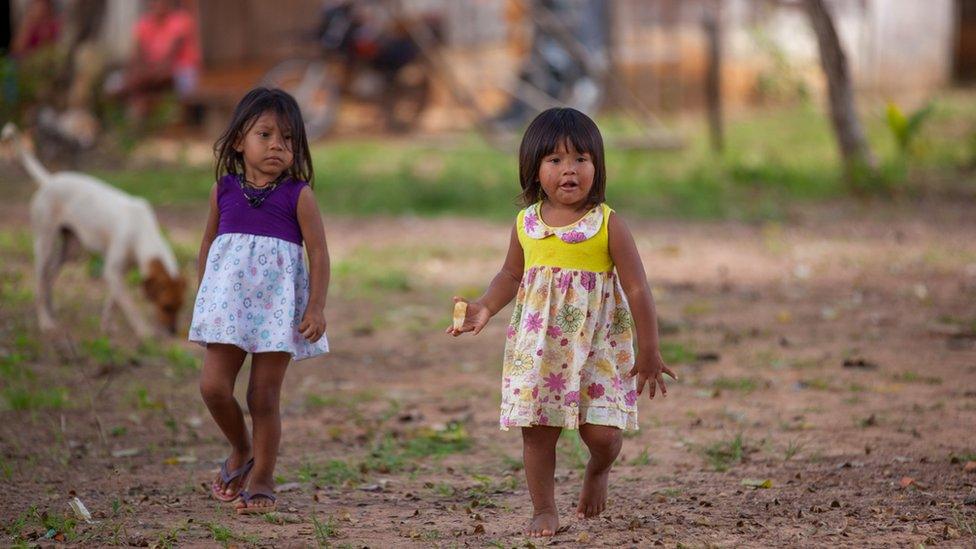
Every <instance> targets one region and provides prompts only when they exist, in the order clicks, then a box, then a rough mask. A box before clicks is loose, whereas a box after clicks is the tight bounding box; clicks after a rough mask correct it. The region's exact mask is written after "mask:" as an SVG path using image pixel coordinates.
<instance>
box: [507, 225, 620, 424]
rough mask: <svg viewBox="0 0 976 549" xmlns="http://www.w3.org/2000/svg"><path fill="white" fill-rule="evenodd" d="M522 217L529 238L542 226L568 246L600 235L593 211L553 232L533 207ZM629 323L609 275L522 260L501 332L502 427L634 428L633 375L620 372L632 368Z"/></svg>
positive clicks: (615, 281) (617, 288)
mask: <svg viewBox="0 0 976 549" xmlns="http://www.w3.org/2000/svg"><path fill="white" fill-rule="evenodd" d="M594 212H599V214H598V215H597V214H595V213H594ZM523 219H524V222H523V227H521V229H522V230H524V231H525V233H526V234H528V235H529V236H533V232H534V234H541V233H540V232H539V231H538V230H537V228H538V226H542V227H543V231H545V230H548V231H549V236H548V237H551V238H559V239H560V240H561V241H562V242H563V245H565V246H573V245H574V244H575V243H576V242H579V241H583V240H586V239H589V238H592V237H593V236H594V235H595V234H596V233H597V232H599V231H600V230H601V226H600V225H602V224H603V219H604V215H603V208H602V207H599V208H596V209H594V210H592V211H591V212H589V213H588V214H586V215H585V216H584V217H583V218H582V219H581V220H580V221H578V222H577V223H575V224H573V225H572V226H568V227H560V228H559V232H558V233H557V232H555V231H554V230H553V229H552V228H550V227H547V226H544V225H543V224H542V223H540V219H539V218H538V216H537V210H535V209H533V207H530V208H529V209H528V210H527V211H526V212H525V215H524V217H523ZM594 220H599V223H600V225H598V226H596V227H595V229H594V228H593V226H592V224H593V223H594ZM536 224H538V225H536ZM603 230H605V229H603ZM576 235H585V237H583V238H582V239H581V240H577V239H579V238H580V237H579V236H576ZM533 238H535V237H533ZM542 238H547V237H542ZM526 242H527V243H528V245H530V246H531V245H532V244H531V243H532V240H528V241H526ZM523 245H524V244H523ZM607 253H608V254H609V251H607ZM632 324H633V323H632V320H631V316H630V309H629V307H628V304H627V300H626V296H625V295H624V293H623V289H622V288H621V286H620V282H619V279H618V278H617V275H616V273H614V272H604V273H595V272H591V271H586V270H575V269H570V268H565V267H555V266H547V265H527V266H526V270H525V272H524V274H523V276H522V281H521V283H520V285H519V290H518V294H517V296H516V300H515V310H514V312H513V314H512V319H511V322H510V324H509V326H508V331H507V339H506V345H505V357H504V366H503V379H502V404H501V419H500V426H501V428H502V430H508V429H509V428H510V427H526V426H531V425H549V426H557V427H565V428H569V429H577V428H579V425H580V424H581V423H592V424H597V425H609V426H613V427H619V428H621V429H637V428H638V424H637V391H636V380H635V378H628V377H627V374H628V372H630V370H631V369H632V368H633V365H634V348H633V336H632V330H631V328H632Z"/></svg>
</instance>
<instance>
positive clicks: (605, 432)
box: [576, 423, 623, 518]
mask: <svg viewBox="0 0 976 549" xmlns="http://www.w3.org/2000/svg"><path fill="white" fill-rule="evenodd" d="M580 438H582V439H583V443H584V444H586V447H587V448H588V449H589V450H590V461H589V462H588V463H587V464H586V473H585V474H584V476H583V490H582V491H581V492H580V500H579V505H578V506H577V507H576V516H577V517H579V518H590V517H595V516H597V515H599V514H600V513H602V512H603V510H604V509H605V508H606V507H607V483H608V481H609V480H610V468H611V467H613V462H614V461H615V460H616V459H617V455H618V454H620V447H621V446H622V444H623V435H622V433H621V432H620V429H618V428H616V427H608V426H606V425H592V424H590V423H584V424H583V425H580Z"/></svg>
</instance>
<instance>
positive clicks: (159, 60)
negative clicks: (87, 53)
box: [105, 0, 200, 124]
mask: <svg viewBox="0 0 976 549" xmlns="http://www.w3.org/2000/svg"><path fill="white" fill-rule="evenodd" d="M134 38H135V43H136V52H135V55H134V57H133V59H132V60H131V61H130V62H129V65H128V66H127V67H126V69H125V71H124V73H123V74H121V75H120V74H118V73H116V74H113V75H111V76H110V77H109V78H108V79H107V81H106V83H105V91H106V92H107V93H108V95H109V96H110V97H116V98H124V99H125V100H126V101H127V111H128V114H129V116H130V118H131V119H132V120H133V121H134V122H136V123H137V124H141V123H142V121H143V120H144V119H145V118H146V116H147V115H148V114H149V111H150V109H151V108H152V107H153V105H154V104H155V101H156V99H157V98H158V96H159V95H160V94H162V93H165V92H168V91H171V90H172V91H175V92H176V94H177V96H178V97H179V98H180V99H181V100H183V99H185V98H187V97H188V96H190V95H191V94H192V93H193V92H194V91H196V88H197V82H198V79H199V73H200V45H199V39H198V37H197V23H196V19H195V18H194V16H193V15H192V14H191V13H190V12H189V11H187V10H186V9H183V8H182V7H181V6H180V4H179V2H178V1H177V0H151V1H150V2H149V9H148V11H147V12H146V13H145V15H143V16H142V17H141V18H140V19H139V21H138V22H137V23H136V26H135V30H134Z"/></svg>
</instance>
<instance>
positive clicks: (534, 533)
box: [525, 509, 559, 538]
mask: <svg viewBox="0 0 976 549" xmlns="http://www.w3.org/2000/svg"><path fill="white" fill-rule="evenodd" d="M556 530H559V513H557V512H556V510H555V509H545V510H542V511H536V512H535V513H533V514H532V520H531V521H529V525H528V527H526V529H525V535H526V536H529V537H531V538H541V537H548V536H555V535H556Z"/></svg>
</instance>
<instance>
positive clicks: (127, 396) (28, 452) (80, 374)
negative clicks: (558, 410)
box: [0, 205, 976, 547]
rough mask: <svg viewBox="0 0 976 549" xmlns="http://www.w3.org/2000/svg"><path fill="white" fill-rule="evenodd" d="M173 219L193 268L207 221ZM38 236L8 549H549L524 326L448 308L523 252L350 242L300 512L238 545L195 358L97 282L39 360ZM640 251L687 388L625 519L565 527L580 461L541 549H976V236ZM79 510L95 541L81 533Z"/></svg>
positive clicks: (959, 217) (414, 222)
mask: <svg viewBox="0 0 976 549" xmlns="http://www.w3.org/2000/svg"><path fill="white" fill-rule="evenodd" d="M867 215H870V219H865V218H866V216H867ZM161 217H162V219H163V222H164V225H166V226H167V227H168V230H169V231H170V235H171V237H172V238H173V239H174V240H175V242H176V243H177V250H178V254H179V255H180V256H181V258H182V259H183V260H184V261H187V262H189V261H192V258H193V257H194V255H195V246H196V238H197V237H198V234H199V230H200V229H199V227H198V225H199V220H201V219H202V217H201V216H200V214H199V212H194V211H190V212H179V211H166V212H163V213H162V216H161ZM24 221H25V213H24V208H23V205H20V206H18V205H8V206H5V207H4V209H3V210H2V211H0V257H2V261H0V298H2V301H0V387H2V391H3V396H4V397H5V398H4V399H0V410H2V412H0V476H2V478H3V486H4V489H3V490H2V491H0V521H2V524H3V525H4V529H5V532H4V533H3V536H4V537H3V544H4V545H7V544H14V543H26V544H31V543H39V544H41V545H48V544H51V543H53V540H52V539H46V538H44V536H45V535H49V536H51V537H54V538H56V539H62V538H61V537H60V536H67V539H68V541H72V542H74V543H77V544H81V545H86V546H91V545H98V546H102V545H116V544H117V545H143V546H146V545H150V546H152V545H156V546H197V545H200V546H212V545H214V544H218V543H220V544H232V545H269V546H270V545H273V546H291V545H293V546H308V545H316V544H319V545H323V546H324V545H330V546H335V547H343V546H345V547H363V546H369V547H412V546H421V547H425V546H443V547H453V546H472V547H481V546H497V547H514V546H520V547H521V546H526V544H527V540H526V539H525V538H522V537H521V536H520V535H519V532H520V529H521V527H522V526H523V524H524V522H525V519H526V514H527V512H528V510H529V507H528V497H527V494H526V492H525V489H524V487H523V482H522V477H521V470H520V459H519V455H520V453H519V452H520V441H519V436H518V434H517V433H514V432H513V433H499V431H498V430H497V427H496V424H497V407H498V403H499V398H500V397H499V390H498V385H499V379H500V356H501V353H502V346H503V340H504V336H503V330H504V325H505V319H507V313H508V311H505V312H503V313H501V314H500V315H499V318H496V319H495V320H493V321H492V323H491V324H490V325H489V327H488V328H487V329H486V330H485V332H483V334H482V335H480V336H478V337H477V338H465V339H463V340H452V339H450V338H447V337H446V336H443V334H441V333H440V331H441V329H442V327H443V326H445V325H446V323H447V322H448V319H449V296H450V295H451V294H453V293H455V292H460V293H462V294H465V295H476V294H477V292H479V291H480V289H481V288H483V286H484V285H485V284H486V283H487V281H488V280H489V278H490V276H491V274H492V273H493V272H494V269H497V267H498V265H499V264H500V262H501V260H502V258H503V253H504V247H505V245H506V243H507V228H506V227H505V226H503V225H497V224H493V223H488V222H480V221H471V220H456V219H440V220H420V219H396V220H359V219H342V220H333V221H332V222H330V223H329V225H328V229H329V231H330V244H331V248H332V253H333V261H334V265H335V283H334V287H333V290H332V293H331V297H330V306H329V311H328V318H329V322H330V324H329V335H330V340H331V342H332V345H333V348H334V350H335V352H334V353H333V354H331V355H330V356H329V357H328V358H325V359H321V360H319V359H313V360H310V361H306V362H302V363H298V364H295V365H293V367H292V369H291V371H290V372H289V376H288V378H287V380H286V388H285V393H284V402H283V407H284V419H283V421H284V440H283V444H282V451H281V456H280V460H279V465H278V474H279V479H278V480H279V487H280V488H281V493H280V494H279V495H280V509H279V510H280V511H281V512H280V513H278V514H276V515H273V516H267V517H260V516H259V517H251V518H246V519H240V518H237V517H236V516H235V515H233V514H232V513H231V512H230V511H229V509H228V507H225V506H220V505H216V504H215V503H213V502H212V501H211V500H209V499H208V498H207V496H206V490H205V488H204V486H205V485H206V483H207V482H208V481H209V480H210V479H211V478H212V476H213V475H214V473H215V471H216V467H217V465H218V464H219V462H220V461H221V460H222V459H223V458H224V456H225V451H226V449H225V448H224V446H223V445H222V443H221V441H220V438H219V434H218V432H217V430H216V428H215V427H214V426H213V425H212V424H211V422H210V420H209V418H208V415H207V413H206V410H205V408H204V406H203V404H202V402H201V401H200V399H199V397H198V395H197V391H196V370H195V369H196V367H197V360H198V357H199V356H201V353H200V350H199V349H198V348H197V347H195V346H193V345H190V344H184V343H182V342H180V341H175V340H174V341H161V342H155V343H153V344H152V345H150V346H148V347H145V346H144V347H143V348H142V349H137V348H136V345H135V344H134V343H133V342H132V341H131V338H130V337H129V336H128V335H127V334H126V333H125V329H124V326H121V325H119V327H118V328H117V331H116V332H115V333H113V334H111V335H110V336H109V337H108V338H100V337H99V334H98V332H97V327H98V319H97V318H95V317H96V315H97V314H98V313H99V311H100V300H101V297H102V295H103V289H102V287H101V286H100V285H99V284H98V283H96V282H95V281H93V280H92V279H90V278H89V277H88V275H87V274H86V272H87V270H88V269H95V268H97V266H95V265H94V264H89V265H88V266H87V267H86V266H79V267H74V268H72V269H69V270H68V271H67V272H65V273H64V275H63V276H62V278H61V279H60V280H59V282H58V291H57V299H56V301H57V303H58V304H59V308H60V312H59V314H60V316H61V318H62V319H63V321H64V324H65V325H66V326H70V330H69V331H70V333H71V340H72V341H73V344H74V354H73V355H72V354H71V353H70V352H68V351H64V350H62V351H61V352H58V351H57V350H56V349H55V348H54V346H53V345H51V342H48V341H42V340H41V339H39V338H40V336H39V334H38V332H37V329H36V322H35V320H34V316H33V312H32V309H31V305H30V300H31V299H32V297H31V295H32V292H31V283H30V281H31V275H30V270H29V269H30V247H29V236H28V235H27V232H26V229H25V225H24ZM631 226H632V229H633V230H634V232H635V234H636V235H637V240H638V245H639V247H640V249H641V252H642V256H643V258H644V260H645V264H646V266H647V270H648V273H649V275H650V277H651V280H652V282H653V285H654V290H655V294H656V298H657V301H658V304H659V310H660V313H661V316H662V318H663V320H664V327H665V332H666V333H665V335H664V341H665V343H666V348H665V353H666V355H667V356H668V357H669V358H670V359H671V361H672V362H673V363H674V364H676V365H677V370H678V371H679V373H680V375H681V381H680V382H679V383H676V384H674V385H673V386H672V389H671V392H670V393H669V396H668V397H667V398H666V399H663V400H655V401H654V402H649V401H645V402H644V403H643V404H642V408H641V425H642V430H641V431H640V432H639V433H637V434H635V435H633V436H628V437H627V438H626V439H625V443H624V449H623V454H622V457H621V459H620V461H619V464H618V466H617V467H616V468H615V470H614V473H613V475H612V480H611V502H610V506H609V510H608V512H607V513H606V514H605V516H604V517H603V518H600V519H598V520H592V521H588V522H580V521H577V520H575V519H571V518H570V516H571V514H570V510H571V509H572V508H573V507H574V504H575V501H576V498H577V497H578V491H579V481H580V476H581V472H582V467H583V466H584V465H585V460H586V453H585V450H584V449H582V447H581V446H580V443H579V441H578V439H576V438H575V437H572V436H565V437H564V439H563V440H561V441H560V450H559V467H558V471H557V472H558V475H557V481H558V482H557V501H558V503H559V505H560V509H561V511H562V519H563V525H564V527H565V529H564V530H563V531H561V532H560V533H559V534H558V535H557V536H556V537H555V538H553V539H552V540H551V541H548V542H539V541H536V542H534V543H535V545H536V546H539V545H545V544H547V543H548V544H550V545H561V546H574V545H577V544H578V545H587V546H615V547H621V546H634V547H647V546H651V545H663V546H666V547H676V546H684V547H688V546H693V547H701V546H722V547H733V546H734V547H739V546H756V547H760V546H767V547H768V546H808V547H823V546H850V547H865V546H891V545H897V546H908V545H912V546H914V545H916V544H920V543H921V544H924V545H926V546H929V545H942V546H953V547H965V546H973V545H974V544H976V472H972V473H967V472H965V471H964V467H965V465H966V463H967V462H968V461H972V460H976V435H974V434H973V433H974V429H973V426H974V424H976V306H974V303H976V240H974V239H973V238H972V236H973V235H974V234H976V218H973V217H972V216H971V215H969V216H968V217H967V214H966V210H965V208H963V207H961V206H960V207H958V208H953V207H949V206H945V207H940V208H939V209H935V208H927V209H923V211H922V213H918V212H909V211H905V210H895V209H892V208H882V209H871V208H867V207H842V208H838V209H831V210H822V211H818V212H817V213H815V214H811V215H809V216H806V217H801V218H799V220H798V221H795V222H791V223H790V224H787V225H780V224H765V225H746V224H740V223H715V224H706V223H689V222H631ZM188 272H189V271H188ZM187 322H188V318H187V319H184V325H185V324H186V323H187ZM62 347H63V345H62ZM845 364H846V365H847V366H845ZM243 388H244V387H243V385H242V384H239V386H238V390H239V392H240V394H241V396H243ZM971 467H972V466H971ZM749 485H758V487H753V486H749ZM74 495H76V496H77V497H78V498H80V499H81V500H82V501H83V502H84V503H85V505H86V506H87V507H88V509H89V510H91V512H92V514H93V515H94V520H95V521H96V522H95V523H93V524H86V523H84V522H81V523H78V522H77V521H74V520H73V518H72V517H73V516H74V515H73V514H72V513H71V511H70V509H69V508H68V504H67V502H68V500H69V499H70V497H72V496H74Z"/></svg>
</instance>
